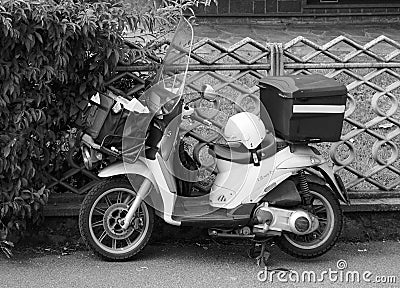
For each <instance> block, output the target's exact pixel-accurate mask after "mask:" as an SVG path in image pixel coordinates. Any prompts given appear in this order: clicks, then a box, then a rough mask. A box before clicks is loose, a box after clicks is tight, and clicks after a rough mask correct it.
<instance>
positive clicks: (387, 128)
mask: <svg viewBox="0 0 400 288" xmlns="http://www.w3.org/2000/svg"><path fill="white" fill-rule="evenodd" d="M146 69H147V68H146V67H138V66H131V65H130V63H129V62H124V63H121V64H120V66H119V67H118V68H117V72H116V74H115V76H114V77H113V78H112V79H110V80H109V81H108V83H107V84H108V88H109V89H110V90H112V91H113V92H114V93H118V94H121V95H123V96H127V95H132V94H134V93H136V92H137V91H139V90H140V89H143V87H144V81H143V75H146ZM189 71H190V77H189V79H188V84H189V85H188V87H189V88H188V89H189V90H191V91H199V90H200V89H201V85H202V84H204V83H208V84H211V85H212V86H213V87H214V88H215V90H216V91H217V92H218V93H220V94H223V95H230V97H231V99H232V101H234V102H235V103H236V104H238V105H234V106H233V108H232V109H231V110H229V107H228V108H226V107H225V108H226V109H225V110H226V111H230V112H228V114H229V113H235V112H236V111H238V109H237V107H238V106H243V105H244V106H246V107H250V108H249V109H250V110H252V111H253V112H254V113H258V105H259V103H258V101H259V88H258V87H257V82H258V79H260V78H262V77H267V76H268V75H283V74H311V73H319V74H323V75H326V76H327V77H331V78H335V79H337V80H338V81H340V82H342V83H344V84H345V85H346V86H347V88H348V90H349V93H348V101H347V106H346V107H347V108H346V113H345V123H344V125H343V131H342V138H341V141H339V142H337V143H333V144H321V145H320V146H321V148H322V150H323V151H324V153H325V156H326V157H330V158H331V160H332V161H333V163H334V165H335V166H334V169H335V171H336V173H339V174H340V175H341V176H342V177H343V179H344V182H345V185H346V187H347V188H348V189H349V190H350V191H353V192H354V193H351V197H353V198H360V197H361V198H362V197H370V196H378V197H379V196H382V195H388V194H390V195H391V196H393V195H395V196H396V195H398V194H399V189H398V188H399V185H400V177H399V175H400V160H399V157H398V143H400V136H399V135H400V119H399V115H400V114H399V111H398V104H399V97H400V43H398V42H396V41H393V40H391V39H389V38H387V37H385V36H381V37H378V38H376V39H374V40H373V41H371V42H368V43H366V44H360V43H357V42H355V41H353V40H351V39H348V38H346V37H344V36H340V37H337V38H335V39H334V40H332V41H330V42H328V43H326V44H324V45H319V44H317V43H314V42H312V41H310V40H308V39H306V38H303V37H298V38H296V39H294V40H292V41H290V42H287V43H285V44H282V43H267V44H265V45H264V44H261V43H259V42H257V41H254V40H253V39H250V38H246V39H243V40H242V41H240V42H238V43H236V44H234V45H232V46H230V47H225V46H222V45H220V44H218V43H217V42H215V41H213V40H210V39H205V40H202V41H199V42H197V43H196V44H195V46H194V48H193V51H192V54H191V63H190V67H189ZM143 73H144V74H143ZM121 81H124V83H130V85H128V86H126V85H125V88H121V87H124V85H120V84H118V83H119V82H121ZM244 87H248V88H244ZM217 108H218V109H219V110H221V109H220V107H217ZM200 116H201V117H204V118H208V119H209V120H210V121H211V122H212V123H214V124H216V126H217V127H221V125H222V124H223V120H220V119H219V118H221V117H218V116H217V115H216V114H212V115H207V113H203V114H201V115H200ZM221 121H222V122H221ZM221 123H222V124H221ZM196 125H197V126H196V127H194V128H199V125H200V124H196ZM183 130H184V131H186V132H187V131H190V132H189V133H190V135H191V136H192V137H193V138H195V139H196V141H199V140H200V142H198V143H197V142H196V143H195V144H194V146H196V145H200V144H201V142H202V141H207V140H210V139H215V138H216V137H217V136H215V135H211V136H210V135H209V136H207V137H209V138H207V137H205V136H204V135H202V134H201V133H199V132H197V131H196V129H193V127H191V129H189V128H187V127H186V128H184V129H183ZM196 137H197V138H196ZM204 137H205V138H204ZM210 137H211V138H210ZM200 148H201V147H200ZM78 166H79V165H78ZM78 166H76V165H75V166H74V167H73V168H71V170H70V171H67V172H66V173H64V175H63V177H62V178H60V179H54V180H55V181H54V183H53V184H52V185H53V186H54V185H62V186H64V187H65V188H66V189H68V190H70V191H72V192H75V193H84V192H86V191H87V190H88V189H89V188H90V187H91V184H90V183H89V184H87V185H86V186H84V187H83V189H79V188H77V187H71V185H70V184H68V185H66V184H67V183H70V182H69V180H68V179H69V178H70V177H76V175H78V174H79V173H84V174H85V175H86V176H88V177H89V178H90V179H95V177H94V176H93V175H91V174H90V173H89V172H88V171H86V170H85V169H84V168H83V167H82V166H79V167H78ZM94 181H95V180H94ZM71 188H72V189H71ZM385 191H386V192H385Z"/></svg>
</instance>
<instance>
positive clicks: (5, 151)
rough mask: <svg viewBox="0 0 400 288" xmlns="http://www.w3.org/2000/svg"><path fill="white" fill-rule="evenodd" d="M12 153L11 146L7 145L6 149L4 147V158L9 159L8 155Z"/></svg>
mask: <svg viewBox="0 0 400 288" xmlns="http://www.w3.org/2000/svg"><path fill="white" fill-rule="evenodd" d="M10 151H11V148H10V146H9V145H7V146H6V147H4V149H3V156H4V158H7V157H8V155H10Z"/></svg>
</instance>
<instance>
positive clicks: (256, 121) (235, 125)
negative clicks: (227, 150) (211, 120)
mask: <svg viewBox="0 0 400 288" xmlns="http://www.w3.org/2000/svg"><path fill="white" fill-rule="evenodd" d="M265 135H266V132H265V126H264V123H263V122H262V121H261V119H260V118H259V117H257V116H256V115H254V114H253V113H249V112H241V113H238V114H236V115H233V116H232V117H230V118H229V119H228V122H227V123H226V126H225V129H224V136H225V137H226V140H227V141H229V142H231V141H232V142H240V143H242V144H243V145H244V146H245V147H246V148H247V149H255V148H256V147H257V146H258V145H260V143H261V142H262V140H263V139H264V138H265Z"/></svg>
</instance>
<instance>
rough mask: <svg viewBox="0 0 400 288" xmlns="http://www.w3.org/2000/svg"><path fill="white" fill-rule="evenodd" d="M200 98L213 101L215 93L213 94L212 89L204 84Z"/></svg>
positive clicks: (215, 96)
mask: <svg viewBox="0 0 400 288" xmlns="http://www.w3.org/2000/svg"><path fill="white" fill-rule="evenodd" d="M201 91H202V97H203V98H204V99H206V100H208V101H211V102H213V101H215V100H216V98H217V93H216V92H215V90H214V88H213V87H211V85H209V84H204V85H203V87H202V89H201Z"/></svg>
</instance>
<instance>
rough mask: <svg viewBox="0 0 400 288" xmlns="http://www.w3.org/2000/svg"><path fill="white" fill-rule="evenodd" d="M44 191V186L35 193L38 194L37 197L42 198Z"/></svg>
mask: <svg viewBox="0 0 400 288" xmlns="http://www.w3.org/2000/svg"><path fill="white" fill-rule="evenodd" d="M44 189H46V186H44V185H43V187H42V188H40V189H39V190H38V191H37V193H38V194H39V196H42V195H43V192H44Z"/></svg>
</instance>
